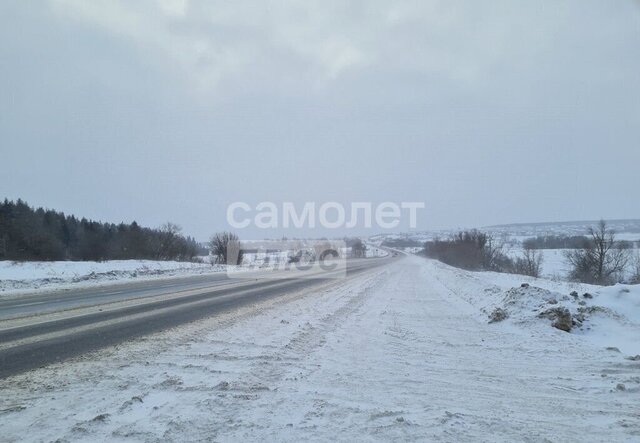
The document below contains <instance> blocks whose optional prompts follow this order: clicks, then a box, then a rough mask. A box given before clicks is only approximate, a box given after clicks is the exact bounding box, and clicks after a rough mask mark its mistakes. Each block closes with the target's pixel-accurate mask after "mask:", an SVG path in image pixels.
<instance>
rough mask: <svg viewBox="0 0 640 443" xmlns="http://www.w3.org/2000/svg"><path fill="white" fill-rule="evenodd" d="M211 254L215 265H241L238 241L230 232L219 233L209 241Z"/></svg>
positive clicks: (241, 255) (241, 253) (241, 252)
mask: <svg viewBox="0 0 640 443" xmlns="http://www.w3.org/2000/svg"><path fill="white" fill-rule="evenodd" d="M209 248H210V249H211V254H212V255H213V256H214V257H215V263H219V264H228V265H239V264H241V263H242V259H243V255H244V254H243V251H242V249H241V247H240V239H239V237H238V236H237V235H236V234H233V233H231V232H219V233H217V234H215V235H214V236H213V237H211V240H210V241H209Z"/></svg>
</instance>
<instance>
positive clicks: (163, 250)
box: [155, 222, 182, 260]
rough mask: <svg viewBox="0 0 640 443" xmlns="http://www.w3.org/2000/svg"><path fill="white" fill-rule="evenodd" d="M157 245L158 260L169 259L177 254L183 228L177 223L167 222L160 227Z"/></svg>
mask: <svg viewBox="0 0 640 443" xmlns="http://www.w3.org/2000/svg"><path fill="white" fill-rule="evenodd" d="M159 231H160V235H159V236H158V239H157V242H156V245H155V255H156V259H157V260H167V259H169V258H172V257H174V256H175V252H176V251H175V249H176V245H177V244H178V243H179V241H180V238H181V236H180V232H181V231H182V228H181V227H180V226H178V225H177V224H175V223H171V222H167V223H165V224H164V225H162V226H161V227H160V229H159Z"/></svg>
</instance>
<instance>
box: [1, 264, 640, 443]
mask: <svg viewBox="0 0 640 443" xmlns="http://www.w3.org/2000/svg"><path fill="white" fill-rule="evenodd" d="M465 278H467V277H465V275H464V273H461V272H460V271H454V270H449V269H448V268H446V267H443V266H440V265H438V264H435V263H433V262H429V261H426V260H423V259H420V258H415V257H409V258H406V259H403V260H399V261H396V262H395V263H393V264H392V265H390V266H387V267H384V268H378V269H377V270H371V271H367V272H364V273H362V274H360V275H359V276H357V277H355V278H352V279H349V280H346V281H343V282H329V283H326V285H324V286H323V287H322V289H318V288H317V287H316V288H314V289H308V290H307V291H306V292H298V293H291V294H288V295H285V296H283V297H279V298H277V299H269V300H264V301H261V302H256V303H254V304H251V305H246V306H243V307H241V308H239V309H237V310H235V311H233V312H227V313H224V314H221V315H219V316H217V317H215V318H213V319H207V320H202V321H199V322H196V323H192V324H190V325H188V326H182V327H180V328H175V329H173V330H169V331H165V332H163V333H159V334H155V335H151V336H147V337H146V338H143V339H139V340H137V341H133V342H130V343H127V344H123V345H120V346H118V347H116V348H110V349H105V350H103V351H100V352H96V353H94V354H91V355H88V356H85V357H84V358H80V359H76V360H72V361H69V362H66V363H63V364H56V365H51V366H49V367H47V368H43V369H39V370H36V371H32V372H30V373H27V374H22V375H18V376H14V377H11V378H9V379H6V380H3V381H0V390H1V394H0V435H2V438H3V439H4V440H6V441H25V440H26V441H49V440H56V439H60V440H62V441H96V440H97V441H101V440H107V439H109V440H116V441H117V440H127V441H165V440H172V441H211V440H213V441H238V440H240V441H258V440H259V441H306V440H311V441H326V440H337V441H362V440H380V441H388V440H393V439H395V440H436V441H437V440H443V441H487V440H491V441H547V440H550V441H633V440H635V441H637V439H638V438H640V406H639V405H640V402H639V401H638V393H639V389H638V384H639V382H640V380H639V379H638V377H639V375H640V362H637V361H629V360H625V359H624V358H623V357H622V356H621V355H620V354H618V353H612V352H609V351H606V350H605V349H603V348H599V347H594V346H593V345H592V344H589V343H588V342H585V341H584V340H583V339H582V337H580V336H579V335H575V334H568V333H565V332H561V331H559V330H556V329H553V328H550V327H549V326H548V325H544V324H542V323H541V324H540V325H538V326H536V325H532V326H531V327H528V328H520V327H516V326H515V325H513V324H507V323H499V324H487V321H486V316H485V314H482V313H481V312H480V311H479V309H478V308H477V307H476V306H473V305H471V304H469V303H467V302H466V301H464V300H463V299H462V298H460V297H458V296H457V295H456V294H455V293H453V292H452V291H451V290H450V289H448V285H447V284H446V283H447V282H448V279H455V280H456V282H457V283H459V281H460V279H465ZM466 284H467V289H468V288H472V287H473V285H476V286H477V290H478V291H480V292H481V291H483V289H484V287H483V286H482V283H481V282H479V281H478V280H477V279H474V278H473V277H471V276H469V277H468V281H467V282H466ZM619 383H624V384H625V385H626V386H627V388H626V390H624V391H622V390H616V386H617V384H619Z"/></svg>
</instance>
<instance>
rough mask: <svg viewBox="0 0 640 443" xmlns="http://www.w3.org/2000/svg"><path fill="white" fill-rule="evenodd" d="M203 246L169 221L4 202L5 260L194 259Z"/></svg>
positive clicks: (1, 236)
mask: <svg viewBox="0 0 640 443" xmlns="http://www.w3.org/2000/svg"><path fill="white" fill-rule="evenodd" d="M199 249H200V247H199V245H198V243H196V241H195V240H194V239H193V238H191V237H185V236H183V235H182V234H181V233H180V228H179V227H178V226H177V225H174V224H171V223H167V224H166V225H164V226H162V227H161V228H159V229H152V228H145V227H141V226H140V225H138V224H137V223H136V222H135V221H134V222H133V223H130V224H129V223H120V224H113V223H101V222H97V221H93V220H87V219H86V218H81V219H78V218H76V217H75V216H73V215H65V214H64V213H62V212H56V211H53V210H50V209H43V208H37V209H36V208H32V207H30V206H29V205H28V204H27V203H25V202H23V201H22V200H17V201H15V202H14V201H9V200H7V199H5V200H4V202H2V203H0V260H16V261H22V260H46V261H49V260H95V261H101V260H126V259H150V260H180V261H188V260H193V259H194V258H195V257H196V256H197V255H198V252H199Z"/></svg>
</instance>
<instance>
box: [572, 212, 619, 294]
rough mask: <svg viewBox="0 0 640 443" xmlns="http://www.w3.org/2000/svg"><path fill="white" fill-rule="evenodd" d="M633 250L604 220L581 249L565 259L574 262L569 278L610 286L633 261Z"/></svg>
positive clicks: (590, 231)
mask: <svg viewBox="0 0 640 443" xmlns="http://www.w3.org/2000/svg"><path fill="white" fill-rule="evenodd" d="M629 255H630V254H629V249H627V248H621V247H620V245H619V243H618V242H616V239H615V232H614V231H613V230H611V229H609V228H607V224H606V222H605V221H604V220H601V221H600V223H599V224H598V226H597V227H592V228H590V229H589V236H588V238H587V239H585V242H584V245H583V247H582V248H581V249H575V250H572V251H567V252H566V253H565V258H566V259H567V261H568V262H569V264H570V265H571V271H570V273H569V277H570V278H572V279H574V280H577V281H580V282H583V283H591V284H597V285H610V284H613V283H615V282H616V281H617V280H618V279H620V277H621V276H622V275H623V273H624V271H625V268H626V267H627V264H628V263H629Z"/></svg>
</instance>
